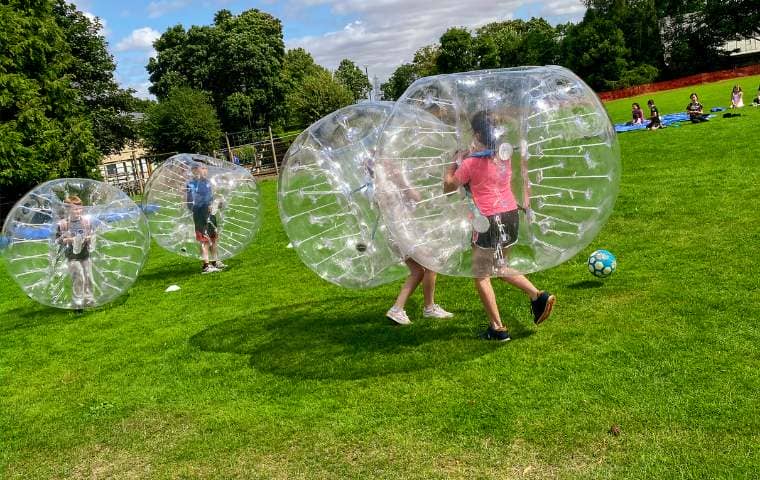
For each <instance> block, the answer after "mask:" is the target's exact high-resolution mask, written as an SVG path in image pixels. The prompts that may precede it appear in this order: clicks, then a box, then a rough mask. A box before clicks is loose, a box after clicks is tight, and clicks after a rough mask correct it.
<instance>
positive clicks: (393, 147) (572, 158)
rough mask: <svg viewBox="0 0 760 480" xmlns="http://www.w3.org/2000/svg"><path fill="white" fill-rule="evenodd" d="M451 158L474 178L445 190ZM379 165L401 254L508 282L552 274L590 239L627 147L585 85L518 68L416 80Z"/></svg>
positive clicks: (385, 136) (381, 194) (379, 183)
mask: <svg viewBox="0 0 760 480" xmlns="http://www.w3.org/2000/svg"><path fill="white" fill-rule="evenodd" d="M476 125H479V126H476ZM484 125H485V126H487V128H483V126H484ZM474 126H475V127H474ZM474 128H475V129H478V130H480V131H483V132H488V133H487V134H485V133H484V134H482V135H475V134H474ZM484 137H487V138H484ZM452 163H456V164H457V165H458V167H457V169H458V170H459V169H463V170H461V171H460V173H459V175H461V176H463V177H466V178H467V182H465V183H466V185H465V186H462V187H460V188H458V189H456V190H455V191H453V192H449V193H445V192H444V189H443V183H444V182H443V181H444V177H445V176H446V172H447V170H448V169H449V168H450V167H451V165H452ZM375 167H376V177H377V178H376V192H377V194H376V196H377V199H378V202H379V204H380V207H381V210H382V212H383V215H384V217H385V219H386V222H387V225H388V229H389V230H390V233H391V235H392V236H393V237H394V239H395V241H396V242H397V243H398V244H399V247H400V248H401V249H402V250H403V251H405V252H407V253H408V254H409V255H411V256H412V257H413V258H414V259H415V260H417V261H418V262H420V263H421V264H423V265H424V266H426V267H428V268H430V269H432V270H435V271H437V272H440V273H444V274H447V275H459V276H474V277H484V276H505V275H511V274H523V273H530V272H535V271H540V270H544V269H547V268H550V267H553V266H555V265H558V264H560V263H562V262H563V261H565V260H567V259H569V258H571V257H572V256H574V255H575V254H576V253H578V252H579V251H580V250H581V249H583V248H584V247H585V246H586V245H588V244H589V243H590V242H591V240H592V239H593V238H594V237H595V236H596V234H597V233H598V232H599V230H600V229H601V227H602V225H603V224H604V222H605V221H606V219H607V218H608V217H609V215H610V213H611V212H612V208H613V205H614V202H615V198H616V196H617V192H618V185H619V179H620V152H619V147H618V144H617V139H616V137H615V133H614V130H613V128H612V125H611V123H610V121H609V117H608V116H607V113H606V111H605V110H604V107H603V106H602V104H601V102H600V101H599V99H598V97H597V96H596V94H595V93H594V92H593V91H592V90H591V89H590V88H589V87H588V86H587V85H586V84H585V83H583V81H582V80H580V79H579V78H578V77H577V76H576V75H575V74H573V73H572V72H571V71H569V70H567V69H565V68H562V67H557V66H547V67H521V68H514V69H502V70H487V71H478V72H467V73H457V74H450V75H438V76H434V77H427V78H422V79H420V80H417V81H416V82H415V83H414V84H412V85H411V86H410V87H409V88H408V89H407V91H406V92H405V93H404V94H403V95H402V96H401V98H400V99H399V100H398V102H397V103H396V106H395V107H394V109H393V112H392V113H391V115H390V117H389V118H388V120H387V122H386V124H385V128H384V130H383V132H382V134H381V135H380V139H379V141H378V152H377V156H376V163H375ZM465 172H467V174H466V175H465Z"/></svg>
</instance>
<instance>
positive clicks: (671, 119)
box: [615, 112, 715, 133]
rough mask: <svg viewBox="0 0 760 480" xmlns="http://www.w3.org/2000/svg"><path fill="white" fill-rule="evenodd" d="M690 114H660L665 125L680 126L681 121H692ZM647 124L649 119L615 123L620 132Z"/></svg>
mask: <svg viewBox="0 0 760 480" xmlns="http://www.w3.org/2000/svg"><path fill="white" fill-rule="evenodd" d="M713 117H715V115H708V116H707V118H713ZM690 121H691V120H689V115H687V114H686V112H679V113H668V114H666V115H661V116H660V122H661V123H662V125H664V126H666V127H667V126H669V125H673V126H678V124H679V123H680V122H690ZM647 125H649V121H648V120H645V121H644V123H643V124H640V125H626V124H625V123H616V124H615V131H616V132H618V133H620V132H630V131H632V130H644V129H645V128H647Z"/></svg>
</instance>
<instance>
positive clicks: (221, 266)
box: [214, 260, 227, 270]
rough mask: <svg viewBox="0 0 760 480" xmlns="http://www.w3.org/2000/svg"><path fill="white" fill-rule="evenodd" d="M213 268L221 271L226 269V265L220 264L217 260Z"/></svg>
mask: <svg viewBox="0 0 760 480" xmlns="http://www.w3.org/2000/svg"><path fill="white" fill-rule="evenodd" d="M214 266H215V267H216V268H217V269H219V270H223V269H225V268H227V264H226V263H222V261H221V260H217V261H216V265H214Z"/></svg>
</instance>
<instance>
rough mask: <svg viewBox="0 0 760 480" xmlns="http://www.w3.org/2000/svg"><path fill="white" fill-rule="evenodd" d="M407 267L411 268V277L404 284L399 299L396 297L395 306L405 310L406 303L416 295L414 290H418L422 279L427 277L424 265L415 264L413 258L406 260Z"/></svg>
mask: <svg viewBox="0 0 760 480" xmlns="http://www.w3.org/2000/svg"><path fill="white" fill-rule="evenodd" d="M405 262H406V266H407V267H409V276H408V277H407V278H406V281H405V282H404V285H403V286H402V287H401V291H400V292H398V297H396V303H394V304H393V306H394V307H396V308H400V309H402V310H403V309H404V305H406V301H407V300H409V297H410V296H411V295H412V293H414V290H415V289H416V288H417V285H419V284H420V282H422V279H423V278H424V276H425V269H424V268H422V265H420V264H419V263H417V262H415V261H414V260H412V259H411V258H407V259H406V260H405Z"/></svg>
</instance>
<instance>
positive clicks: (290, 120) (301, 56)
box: [282, 48, 326, 126]
mask: <svg viewBox="0 0 760 480" xmlns="http://www.w3.org/2000/svg"><path fill="white" fill-rule="evenodd" d="M321 72H326V70H325V69H324V68H323V67H321V66H319V65H317V64H316V63H315V62H314V58H313V57H312V56H311V54H310V53H309V52H307V51H306V50H304V49H303V48H294V49H291V50H288V51H287V52H286V53H285V57H284V59H283V62H282V84H283V89H284V91H285V107H284V109H283V110H284V112H283V114H282V116H283V117H284V119H285V123H286V124H287V125H298V126H306V125H308V123H306V122H307V121H305V120H303V118H304V117H305V115H303V114H302V113H301V111H300V110H299V109H300V108H302V91H301V89H302V85H303V82H304V80H305V79H306V78H309V77H313V76H315V75H319V74H320V73H321Z"/></svg>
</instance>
